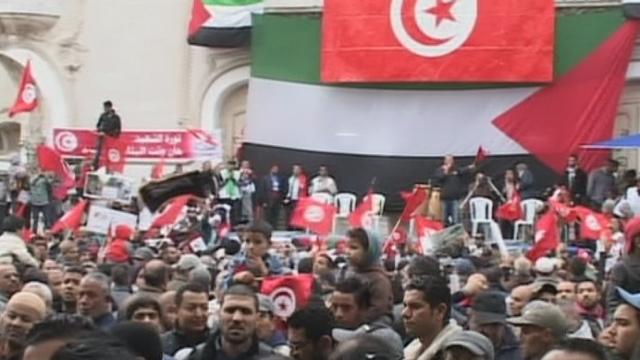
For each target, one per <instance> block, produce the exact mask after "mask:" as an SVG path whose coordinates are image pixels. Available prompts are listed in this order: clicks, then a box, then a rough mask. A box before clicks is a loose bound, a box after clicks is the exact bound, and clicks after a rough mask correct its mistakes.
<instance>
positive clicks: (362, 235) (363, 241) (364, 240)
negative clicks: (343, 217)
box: [347, 228, 369, 251]
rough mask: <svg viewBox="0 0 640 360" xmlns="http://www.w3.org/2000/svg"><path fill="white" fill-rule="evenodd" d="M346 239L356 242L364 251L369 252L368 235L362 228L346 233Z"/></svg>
mask: <svg viewBox="0 0 640 360" xmlns="http://www.w3.org/2000/svg"><path fill="white" fill-rule="evenodd" d="M347 237H349V238H351V239H354V240H356V241H357V242H359V243H360V245H362V247H363V248H364V250H365V251H368V250H369V235H367V231H366V230H365V229H363V228H355V229H351V230H349V231H347Z"/></svg>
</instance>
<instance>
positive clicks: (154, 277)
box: [142, 262, 169, 287]
mask: <svg viewBox="0 0 640 360" xmlns="http://www.w3.org/2000/svg"><path fill="white" fill-rule="evenodd" d="M149 264H152V265H154V266H149ZM159 264H160V263H159V262H158V266H155V264H153V263H151V262H150V263H147V265H145V267H144V273H142V278H143V279H144V283H145V284H147V285H149V286H153V287H162V286H164V285H165V283H166V281H167V275H168V272H169V269H168V267H167V266H166V265H164V263H163V264H162V266H160V265H159Z"/></svg>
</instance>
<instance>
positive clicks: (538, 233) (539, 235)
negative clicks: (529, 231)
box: [535, 230, 547, 242]
mask: <svg viewBox="0 0 640 360" xmlns="http://www.w3.org/2000/svg"><path fill="white" fill-rule="evenodd" d="M546 235H547V231H546V230H538V231H536V239H535V242H538V241H540V240H542V239H543V238H544V237H545V236H546Z"/></svg>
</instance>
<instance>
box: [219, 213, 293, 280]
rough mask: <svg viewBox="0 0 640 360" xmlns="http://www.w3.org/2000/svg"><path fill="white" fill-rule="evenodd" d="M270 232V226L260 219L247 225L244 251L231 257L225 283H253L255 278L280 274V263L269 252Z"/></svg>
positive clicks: (281, 268)
mask: <svg viewBox="0 0 640 360" xmlns="http://www.w3.org/2000/svg"><path fill="white" fill-rule="evenodd" d="M271 233H272V228H271V226H270V225H269V224H267V223H265V222H262V221H260V222H255V223H253V224H251V225H249V226H248V227H247V229H246V230H245V232H244V239H243V240H244V242H245V248H244V251H242V252H241V253H240V255H238V256H237V257H236V258H234V259H233V261H232V263H231V265H230V267H229V270H230V277H229V278H228V280H227V285H230V283H231V282H234V283H242V284H247V285H253V284H254V282H255V281H256V280H257V278H263V277H266V276H269V275H280V274H282V272H283V270H284V269H283V266H282V264H281V263H280V261H279V260H278V259H277V258H276V257H275V256H272V255H271V254H269V249H270V248H271Z"/></svg>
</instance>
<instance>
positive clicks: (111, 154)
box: [107, 149, 121, 162]
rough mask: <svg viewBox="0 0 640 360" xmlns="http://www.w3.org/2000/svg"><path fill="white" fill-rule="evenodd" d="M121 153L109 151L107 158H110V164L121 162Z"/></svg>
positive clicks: (114, 150)
mask: <svg viewBox="0 0 640 360" xmlns="http://www.w3.org/2000/svg"><path fill="white" fill-rule="evenodd" d="M120 156H121V155H120V151H118V150H117V149H109V151H108V152H107V157H108V158H109V161H110V162H120Z"/></svg>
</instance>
